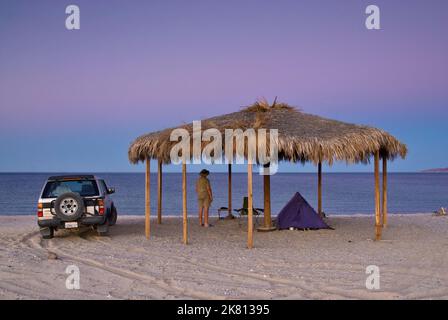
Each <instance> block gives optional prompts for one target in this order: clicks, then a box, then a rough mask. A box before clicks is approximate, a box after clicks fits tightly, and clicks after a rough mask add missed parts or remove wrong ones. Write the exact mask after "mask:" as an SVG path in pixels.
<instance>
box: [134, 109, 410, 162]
mask: <svg viewBox="0 0 448 320" xmlns="http://www.w3.org/2000/svg"><path fill="white" fill-rule="evenodd" d="M201 122H202V130H206V129H207V128H216V129H218V130H219V131H220V132H221V134H222V137H223V141H224V130H225V129H237V128H240V129H243V130H245V129H247V128H254V129H258V128H264V129H278V150H279V155H278V156H279V160H287V161H292V162H308V161H310V162H313V163H318V162H319V161H322V162H327V163H329V164H332V163H333V162H334V161H346V162H347V163H358V162H363V163H367V162H369V160H370V157H371V156H372V155H373V154H374V153H375V152H376V151H380V154H381V156H382V157H385V158H387V159H394V158H396V157H398V156H400V157H402V158H404V157H405V156H406V153H407V148H406V145H404V144H403V143H401V142H400V141H398V140H397V139H396V138H395V137H393V136H392V135H390V134H389V133H387V132H385V131H383V130H381V129H377V128H373V127H368V126H362V125H355V124H350V123H345V122H341V121H336V120H330V119H326V118H322V117H319V116H315V115H311V114H307V113H304V112H301V111H299V110H298V109H295V108H293V107H290V106H289V105H287V104H284V103H276V102H274V104H273V105H272V106H270V105H269V104H268V103H267V102H266V101H258V102H256V103H255V104H253V105H251V106H249V107H246V108H244V109H242V110H241V111H239V112H233V113H229V114H226V115H222V116H217V117H213V118H209V119H206V120H202V121H201ZM177 128H184V129H186V130H188V131H189V132H190V135H191V133H192V131H193V130H192V124H191V123H190V124H185V125H181V126H179V127H177ZM173 129H175V128H169V129H165V130H161V131H157V132H152V133H149V134H145V135H142V136H140V137H138V138H137V139H136V140H135V141H134V142H133V143H132V144H131V146H130V147H129V161H130V162H131V163H137V162H139V161H144V160H145V159H146V158H152V159H160V160H162V161H163V162H164V163H169V162H170V150H171V147H172V146H173V145H175V144H176V143H177V141H174V142H171V141H170V134H171V131H172V130H173ZM206 144H207V143H205V144H204V143H203V146H204V145H206Z"/></svg>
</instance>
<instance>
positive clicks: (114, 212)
mask: <svg viewBox="0 0 448 320" xmlns="http://www.w3.org/2000/svg"><path fill="white" fill-rule="evenodd" d="M117 216H118V214H117V209H116V208H115V206H112V209H111V211H110V218H109V226H113V225H115V224H116V223H117Z"/></svg>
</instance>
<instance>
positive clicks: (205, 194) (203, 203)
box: [196, 169, 213, 227]
mask: <svg viewBox="0 0 448 320" xmlns="http://www.w3.org/2000/svg"><path fill="white" fill-rule="evenodd" d="M209 174H210V172H209V171H208V170H206V169H203V170H201V172H200V173H199V179H198V181H196V193H197V194H198V204H199V224H200V225H201V226H204V227H209V226H210V225H209V223H208V210H209V208H210V204H211V203H212V201H213V194H212V188H211V187H210V181H209V180H208V179H207V176H208V175H209ZM203 214H204V223H202V216H203Z"/></svg>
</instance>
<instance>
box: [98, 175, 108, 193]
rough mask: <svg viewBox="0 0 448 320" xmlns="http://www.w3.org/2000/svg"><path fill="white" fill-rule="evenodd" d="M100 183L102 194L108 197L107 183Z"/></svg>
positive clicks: (101, 181)
mask: <svg viewBox="0 0 448 320" xmlns="http://www.w3.org/2000/svg"><path fill="white" fill-rule="evenodd" d="M99 183H100V188H101V189H102V191H101V193H102V194H106V195H107V185H106V182H105V181H104V180H103V179H101V180H99Z"/></svg>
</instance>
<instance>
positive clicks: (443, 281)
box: [0, 215, 448, 299]
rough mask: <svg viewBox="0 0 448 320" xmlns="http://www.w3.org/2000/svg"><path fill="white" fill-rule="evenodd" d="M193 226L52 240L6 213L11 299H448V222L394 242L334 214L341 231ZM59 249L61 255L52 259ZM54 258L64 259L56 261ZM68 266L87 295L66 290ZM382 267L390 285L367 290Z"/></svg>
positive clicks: (139, 225) (426, 219)
mask: <svg viewBox="0 0 448 320" xmlns="http://www.w3.org/2000/svg"><path fill="white" fill-rule="evenodd" d="M213 220H214V225H215V226H214V227H213V228H209V229H204V228H201V227H199V226H197V222H196V220H195V219H191V221H190V230H189V231H190V245H188V246H185V245H183V244H182V243H181V237H182V225H181V221H180V220H179V219H178V218H166V219H164V221H163V224H162V225H157V224H156V223H155V221H154V222H153V223H152V238H151V240H149V241H147V240H146V239H145V238H144V223H143V222H144V220H143V217H140V216H139V217H137V216H126V217H124V216H121V217H120V218H119V221H118V224H117V225H116V226H115V227H113V228H111V232H110V236H109V237H98V236H96V234H95V233H94V232H93V231H92V230H90V229H84V230H81V231H79V232H74V231H71V232H69V231H59V232H57V233H56V237H55V238H54V239H52V240H42V239H41V238H40V235H39V233H38V229H37V226H36V223H35V218H34V217H31V216H29V217H26V216H20V217H19V216H9V217H6V216H2V217H0V298H1V299H179V298H186V299H221V298H222V299H428V298H429V299H432V298H442V299H447V298H448V218H447V217H435V216H431V215H406V216H391V217H390V226H389V227H388V228H387V229H386V230H385V231H384V237H383V238H384V240H383V241H381V242H374V241H372V240H371V239H372V236H373V231H374V228H373V219H372V217H330V218H329V219H328V221H329V224H330V225H331V226H333V227H334V228H335V230H321V231H305V232H304V231H276V232H271V233H255V248H254V249H253V250H247V249H245V244H246V233H245V231H246V225H245V224H244V223H243V224H242V225H239V223H238V221H237V220H232V221H216V219H213ZM49 253H52V254H55V256H57V259H51V257H50V258H49ZM53 258H54V256H53ZM68 265H77V266H78V267H79V269H80V284H81V288H80V290H68V289H66V286H65V281H66V278H67V276H68V275H67V274H66V273H65V269H66V267H67V266H68ZM368 265H377V266H378V267H379V268H380V289H379V290H368V289H366V286H365V281H366V277H367V275H366V267H367V266H368Z"/></svg>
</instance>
